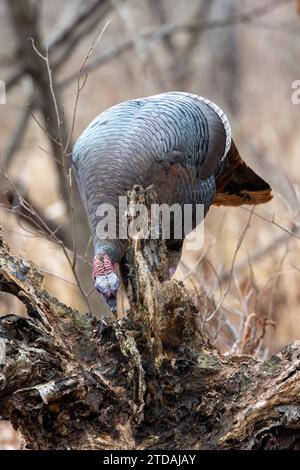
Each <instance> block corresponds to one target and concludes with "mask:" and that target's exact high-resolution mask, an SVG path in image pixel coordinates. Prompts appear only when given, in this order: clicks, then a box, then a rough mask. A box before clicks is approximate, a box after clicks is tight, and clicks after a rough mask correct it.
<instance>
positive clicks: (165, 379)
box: [0, 187, 300, 449]
mask: <svg viewBox="0 0 300 470" xmlns="http://www.w3.org/2000/svg"><path fill="white" fill-rule="evenodd" d="M153 198H154V195H153V193H152V191H151V189H149V190H146V191H143V190H142V189H141V188H139V187H137V188H135V189H134V191H133V192H132V193H131V195H130V201H131V202H136V201H139V202H143V201H146V203H149V202H151V200H153ZM129 216H130V211H129ZM127 259H128V264H129V266H130V270H129V286H130V311H129V314H128V316H127V317H126V318H123V319H122V320H112V319H107V318H104V317H103V318H102V319H101V320H96V319H95V318H93V317H91V316H89V315H83V314H80V313H79V312H77V311H76V310H73V309H71V308H69V307H67V306H66V305H64V304H62V303H60V302H59V301H58V300H57V299H55V298H53V297H50V295H49V294H48V293H47V292H46V291H44V290H43V287H42V282H43V277H42V275H41V274H40V272H39V271H38V269H36V268H35V267H34V266H33V265H32V264H31V263H29V262H27V261H25V260H24V259H22V258H21V257H18V256H13V255H12V254H11V253H10V252H9V249H8V247H7V245H6V244H5V242H4V241H3V240H1V242H0V290H2V291H5V292H9V293H11V294H13V295H15V296H17V297H18V298H19V299H20V300H21V301H22V302H23V303H24V304H25V305H26V308H27V313H28V317H27V318H23V317H18V316H17V315H14V314H8V315H6V316H4V317H2V318H1V319H0V341H1V344H2V345H5V350H6V351H5V352H6V357H5V360H4V361H3V364H1V365H0V371H1V373H0V415H1V417H2V418H3V419H8V420H10V421H11V422H12V423H13V425H14V427H15V428H16V429H19V430H20V431H21V432H22V434H23V435H24V437H25V439H26V441H27V443H28V444H27V445H28V447H30V448H33V449H270V448H276V449H277V448H278V449H298V448H300V431H299V427H300V372H299V368H300V342H299V343H298V342H295V343H293V344H291V345H289V346H287V347H285V348H284V349H283V350H282V351H281V352H280V353H279V354H278V355H276V356H272V357H271V358H270V359H268V360H267V361H266V362H260V361H258V360H255V359H253V358H252V357H249V356H236V357H223V356H221V355H220V354H219V353H218V351H217V350H216V349H215V348H214V347H213V346H212V345H211V344H210V342H209V340H208V339H207V338H206V337H204V336H203V335H202V334H201V332H200V331H199V327H198V321H197V318H198V316H199V314H200V313H199V312H198V311H197V309H196V307H195V306H194V304H193V302H192V300H191V298H190V296H189V294H188V292H187V291H186V289H185V288H184V286H183V284H182V283H180V282H178V281H174V280H165V279H166V271H167V261H166V253H165V245H164V243H163V242H162V241H159V240H158V241H155V240H142V239H138V240H134V241H132V242H131V244H130V246H129V249H128V254H127ZM203 308H205V307H203Z"/></svg>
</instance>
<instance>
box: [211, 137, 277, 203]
mask: <svg viewBox="0 0 300 470" xmlns="http://www.w3.org/2000/svg"><path fill="white" fill-rule="evenodd" d="M271 199H272V190H271V187H270V185H269V184H268V183H267V182H266V181H264V180H263V179H262V178H261V177H260V176H258V175H257V174H256V173H255V172H254V171H253V170H252V169H251V168H250V167H248V166H247V165H246V163H245V162H244V161H243V160H242V158H241V157H240V155H239V152H238V150H237V148H236V146H235V144H234V142H233V141H232V144H231V147H230V150H229V152H228V155H227V162H226V166H225V168H224V169H223V170H222V171H221V172H220V174H219V175H218V176H217V188H216V196H215V199H214V202H213V204H214V205H217V206H220V205H222V206H241V205H243V204H250V205H257V204H263V203H266V202H268V201H270V200H271Z"/></svg>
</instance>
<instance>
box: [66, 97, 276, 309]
mask: <svg viewBox="0 0 300 470" xmlns="http://www.w3.org/2000/svg"><path fill="white" fill-rule="evenodd" d="M72 160H73V166H74V170H75V174H76V178H77V181H78V184H79V188H80V191H81V195H82V198H83V200H84V202H85V205H86V208H87V212H88V216H89V220H90V223H91V227H92V232H93V240H94V250H95V257H94V264H93V273H92V275H93V277H94V279H95V287H96V289H97V290H98V291H99V292H100V293H101V294H102V295H103V296H104V298H105V300H106V301H107V303H108V305H109V306H110V308H111V309H112V310H113V311H115V310H116V293H117V290H118V287H119V278H118V276H117V275H116V273H115V270H116V268H117V265H118V264H119V265H120V268H121V272H124V266H125V265H124V254H125V250H126V240H123V239H118V238H117V239H99V238H98V237H97V230H96V229H97V224H98V222H99V216H97V208H98V207H99V206H101V205H102V204H104V203H105V204H112V205H113V206H114V207H118V204H119V196H121V195H126V193H127V191H128V190H129V189H131V188H132V187H133V186H134V185H135V184H139V185H142V186H143V187H144V188H146V187H148V186H150V185H153V187H154V189H155V191H156V193H157V197H158V202H159V203H160V204H162V203H167V204H169V205H172V204H173V203H179V204H180V205H183V204H192V205H196V204H203V205H204V213H205V214H206V213H207V211H208V209H209V207H210V206H211V205H212V204H215V205H229V206H239V205H242V204H251V205H253V204H261V203H264V202H268V201H269V200H270V199H271V198H272V194H271V188H270V186H269V185H268V184H267V183H266V182H265V181H264V180H263V179H261V178H260V177H259V176H257V175H256V173H254V171H252V170H251V169H250V168H249V167H248V166H247V165H246V164H245V163H244V162H243V160H242V159H241V157H240V155H239V153H238V151H237V148H236V146H235V144H234V142H233V140H232V138H231V128H230V124H229V122H228V119H227V117H226V115H225V114H224V112H223V111H222V110H221V109H220V108H219V107H218V106H217V105H216V104H214V103H212V102H211V101H209V100H208V99H205V98H202V97H200V96H197V95H194V94H190V93H182V92H168V93H162V94H159V95H155V96H150V97H147V98H142V99H135V100H130V101H125V102H123V103H120V104H117V105H115V106H113V107H111V108H109V109H107V110H105V111H104V112H102V113H101V114H100V115H99V116H97V117H96V118H95V119H94V120H93V121H92V122H91V123H90V125H89V126H88V127H87V128H86V129H85V131H84V132H83V133H82V134H81V136H80V137H79V138H78V140H77V141H76V143H75V145H74V149H73V155H72ZM182 244H183V240H182V239H181V240H174V239H172V238H171V239H169V240H167V241H166V245H167V249H168V253H169V256H170V265H172V263H173V267H174V268H176V263H177V262H178V261H179V259H180V256H181V249H182Z"/></svg>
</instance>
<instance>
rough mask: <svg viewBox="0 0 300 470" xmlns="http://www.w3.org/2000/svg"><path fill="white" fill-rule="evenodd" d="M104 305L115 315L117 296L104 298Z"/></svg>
mask: <svg viewBox="0 0 300 470" xmlns="http://www.w3.org/2000/svg"><path fill="white" fill-rule="evenodd" d="M106 303H107V305H108V306H109V308H110V309H111V311H112V313H117V296H116V295H112V296H111V297H108V298H106Z"/></svg>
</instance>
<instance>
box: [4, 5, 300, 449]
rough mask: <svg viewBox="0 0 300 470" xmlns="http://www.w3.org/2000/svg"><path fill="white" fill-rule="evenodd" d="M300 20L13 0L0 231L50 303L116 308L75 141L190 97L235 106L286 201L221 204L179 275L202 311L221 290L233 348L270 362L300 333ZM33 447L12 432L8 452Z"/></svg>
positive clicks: (216, 305)
mask: <svg viewBox="0 0 300 470" xmlns="http://www.w3.org/2000/svg"><path fill="white" fill-rule="evenodd" d="M299 15H300V2H299V1H295V0H273V1H272V0H185V1H183V0H84V1H83V0H51V1H50V0H49V1H46V0H44V1H31V0H7V1H5V0H0V80H3V81H4V82H5V84H6V104H0V132H1V139H0V225H1V226H2V228H3V230H2V235H3V237H4V238H5V240H6V241H7V242H8V244H9V246H10V247H11V250H12V251H13V252H14V253H18V254H20V255H22V256H24V257H25V258H27V259H28V260H31V261H33V262H34V263H35V264H36V265H37V266H38V267H39V268H40V269H41V270H42V271H43V272H44V274H45V282H44V286H45V289H47V290H48V291H49V292H50V294H51V295H54V296H56V297H57V298H58V299H59V300H61V301H63V302H65V303H66V304H68V305H71V306H72V307H75V308H77V309H78V310H80V311H82V312H85V311H87V310H91V311H92V312H93V313H94V314H95V315H97V316H100V315H103V314H107V313H108V311H107V309H106V306H105V305H104V303H103V302H102V301H101V299H100V298H99V295H96V294H95V292H93V289H92V287H93V283H92V279H91V275H90V266H91V260H92V247H91V246H90V232H89V226H88V223H87V221H86V217H85V213H84V210H83V208H82V205H81V202H80V198H79V196H78V192H77V190H76V184H75V182H74V179H73V178H72V175H71V173H70V171H69V168H70V152H71V149H72V143H73V142H74V141H75V139H76V138H77V136H78V135H79V134H80V133H81V132H82V131H83V129H84V128H85V127H86V126H87V124H88V123H89V122H90V121H91V120H92V119H93V118H94V117H95V116H96V115H97V114H99V113H100V112H101V111H102V110H104V109H105V108H107V107H108V106H111V105H113V104H115V103H117V102H120V101H123V100H126V99H131V98H138V97H141V96H146V95H151V94H155V93H159V92H163V91H167V90H184V91H189V92H193V93H197V94H199V95H201V96H206V97H208V98H209V99H211V100H212V101H215V102H216V103H217V104H218V105H219V106H220V107H221V108H223V110H224V111H225V112H226V113H227V115H228V117H229V119H230V121H231V124H232V128H233V135H234V139H235V142H236V144H237V145H238V147H239V150H240V153H241V155H242V156H243V157H244V159H245V160H246V161H247V162H248V163H249V164H250V165H251V166H252V167H253V169H255V170H256V171H257V172H258V173H259V174H261V176H263V177H264V178H265V179H266V180H267V181H268V182H269V183H270V184H271V186H272V187H273V192H274V199H273V201H272V202H270V203H269V204H268V205H266V206H264V207H257V208H255V211H254V212H251V208H249V207H242V208H228V209H227V208H212V209H211V210H210V212H209V215H208V217H207V219H206V221H205V246H204V248H202V249H201V250H199V253H195V252H193V253H185V255H184V260H183V263H182V264H181V266H180V267H179V269H178V271H177V273H176V277H178V278H179V279H183V280H184V282H185V283H186V285H187V286H188V288H189V289H190V290H191V292H193V295H194V297H195V301H196V302H197V299H198V298H200V297H201V298H203V296H207V312H204V314H203V318H201V319H200V321H201V322H202V324H203V327H204V328H205V331H207V332H208V334H209V335H210V337H211V339H212V340H213V341H214V342H215V343H216V344H217V345H218V347H219V348H220V349H221V351H223V352H224V353H226V354H232V353H240V354H241V353H246V354H253V355H256V356H257V357H261V358H264V357H266V356H268V355H270V354H272V353H274V352H277V351H278V350H279V349H280V348H281V347H282V346H283V345H285V344H287V343H289V342H291V341H293V340H296V339H300V322H299V316H300V282H299V281H300V274H299V271H300V249H299V248H300V246H299V238H300V227H299V223H300V219H299V216H298V212H299V211H298V206H299V197H300V174H299V172H298V165H299V149H300V133H299V122H300V104H299V105H296V104H293V102H292V98H291V97H292V93H293V91H294V90H293V88H292V83H293V82H294V81H295V80H299V79H300V66H299V64H300V40H299V39H300V16H299ZM29 38H32V39H29ZM45 59H47V60H45ZM86 74H87V75H86ZM78 77H79V78H78ZM49 78H51V80H49ZM54 96H55V99H53V98H54ZM55 105H57V107H56V106H55ZM74 106H75V107H74ZM58 118H59V119H58ZM74 239H75V240H76V242H74ZM74 251H75V256H74ZM74 261H75V262H74ZM204 291H205V292H204ZM122 308H123V307H122V302H121V303H120V309H121V310H122ZM12 312H13V313H16V314H25V310H24V306H23V304H22V303H21V302H18V300H16V299H15V297H14V298H13V297H11V296H9V295H8V294H7V295H5V294H3V293H0V315H1V314H7V313H12ZM0 419H1V417H0ZM19 439H20V438H19V436H18V435H17V434H16V433H12V431H11V428H10V425H9V424H8V423H4V422H2V423H1V422H0V447H1V448H3V449H9V448H14V447H15V446H17V445H20V444H19Z"/></svg>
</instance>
